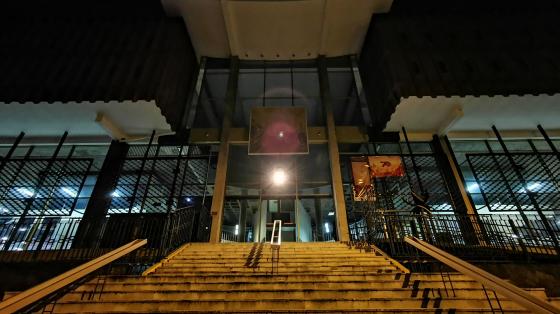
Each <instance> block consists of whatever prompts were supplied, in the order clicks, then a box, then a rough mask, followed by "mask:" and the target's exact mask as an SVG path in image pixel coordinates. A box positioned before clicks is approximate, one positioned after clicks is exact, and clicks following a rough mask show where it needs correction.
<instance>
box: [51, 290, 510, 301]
mask: <svg viewBox="0 0 560 314" xmlns="http://www.w3.org/2000/svg"><path fill="white" fill-rule="evenodd" d="M107 288H108V287H104V289H103V293H102V295H99V294H97V295H95V296H93V297H92V296H90V294H89V293H87V292H85V293H84V292H83V291H81V292H80V291H78V292H71V293H68V294H66V295H65V296H64V297H62V299H61V301H82V300H85V301H87V300H88V299H89V298H92V299H94V300H96V301H98V300H101V301H104V302H107V301H127V300H143V301H222V300H229V301H235V300H237V301H243V300H247V299H257V300H260V301H278V302H285V301H312V300H325V299H333V300H340V299H348V300H349V299H351V300H355V301H372V300H377V299H382V300H389V299H404V298H411V299H422V298H423V295H422V292H421V291H420V292H418V291H416V292H413V291H412V290H411V289H408V288H392V289H375V288H369V289H360V290H352V289H340V288H339V289H331V290H302V289H288V288H286V289H278V290H261V291H235V290H233V291H228V290H222V291H203V292H201V291H181V290H165V291H163V290H160V291H134V290H131V291H128V290H125V291H123V290H111V289H107ZM448 293H449V295H448V294H446V293H445V292H444V291H441V290H440V291H437V290H434V291H430V294H429V297H431V298H438V297H445V298H446V300H452V299H469V300H471V299H472V300H478V299H486V296H485V294H484V291H483V290H482V289H460V290H456V291H455V296H453V294H452V293H451V291H448ZM489 298H490V299H491V300H493V299H495V297H494V295H493V294H490V295H489ZM500 299H503V297H500Z"/></svg>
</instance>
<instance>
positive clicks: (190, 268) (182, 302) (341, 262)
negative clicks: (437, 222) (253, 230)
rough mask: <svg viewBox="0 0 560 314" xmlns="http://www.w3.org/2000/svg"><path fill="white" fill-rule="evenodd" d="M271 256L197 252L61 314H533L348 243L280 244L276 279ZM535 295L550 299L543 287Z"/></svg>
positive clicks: (194, 247) (117, 279)
mask: <svg viewBox="0 0 560 314" xmlns="http://www.w3.org/2000/svg"><path fill="white" fill-rule="evenodd" d="M271 254H272V253H271V247H270V246H269V245H268V244H251V243H249V244H233V243H232V244H229V243H228V244H199V243H197V244H194V243H193V244H189V245H186V246H185V247H183V248H182V249H180V250H178V251H177V252H175V253H173V254H172V255H170V256H169V257H168V258H167V259H165V260H164V261H162V263H161V264H159V267H157V268H155V267H154V269H152V270H151V272H150V273H149V274H147V275H144V276H108V277H103V278H102V279H103V280H99V278H96V279H94V280H91V281H90V282H87V283H85V284H83V285H81V286H79V287H77V288H76V289H75V290H73V291H71V292H69V293H67V294H66V295H64V296H63V297H62V298H61V299H60V300H58V301H57V303H56V304H55V306H54V312H55V313H124V312H129V313H130V312H134V313H170V312H232V313H236V312H237V313H240V312H243V313H254V312H264V313H274V312H283V313H285V312H290V313H301V312H331V313H341V312H369V313H371V312H391V313H422V312H425V313H434V312H437V313H448V312H450V313H492V312H501V311H500V307H501V309H502V310H503V311H504V312H507V313H518V312H520V313H521V312H523V313H526V311H525V310H524V309H523V308H522V307H520V306H519V305H517V304H516V303H514V302H512V301H510V300H508V299H506V298H505V297H502V296H499V295H498V296H497V295H495V294H494V293H493V292H491V291H488V290H485V289H484V288H483V287H482V286H481V285H480V284H478V283H477V282H475V281H473V280H471V279H470V278H468V277H466V276H463V275H461V274H458V273H451V274H449V276H445V279H446V280H442V275H441V274H440V273H431V274H425V273H423V274H409V273H407V271H406V269H404V268H403V267H402V266H400V265H399V264H398V263H396V262H395V261H393V260H391V259H390V258H388V257H385V256H382V255H380V254H375V253H372V252H365V251H363V250H359V249H355V248H349V247H348V246H347V245H345V244H342V243H286V244H282V247H281V249H280V260H279V262H278V265H277V266H278V267H277V268H276V267H275V268H274V273H273V272H272V264H271V258H272V255H271ZM100 283H101V284H102V286H101V287H100ZM485 291H486V293H485ZM530 292H531V293H532V294H534V295H535V296H537V297H539V298H542V299H547V298H546V294H545V292H544V290H542V289H532V290H530ZM553 302H557V301H556V300H553Z"/></svg>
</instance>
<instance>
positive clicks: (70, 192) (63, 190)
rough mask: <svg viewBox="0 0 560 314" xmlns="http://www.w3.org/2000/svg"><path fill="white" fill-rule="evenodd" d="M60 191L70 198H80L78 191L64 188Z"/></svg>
mask: <svg viewBox="0 0 560 314" xmlns="http://www.w3.org/2000/svg"><path fill="white" fill-rule="evenodd" d="M60 190H61V191H62V192H64V193H66V194H68V195H69V196H70V197H76V196H78V194H77V193H76V191H74V190H73V189H71V188H67V187H63V188H60Z"/></svg>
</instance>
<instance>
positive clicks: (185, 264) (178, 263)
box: [162, 259, 391, 268]
mask: <svg viewBox="0 0 560 314" xmlns="http://www.w3.org/2000/svg"><path fill="white" fill-rule="evenodd" d="M252 262H253V261H252V260H249V265H250V264H251V263H252ZM258 263H259V264H261V265H262V264H263V263H264V264H267V263H268V264H269V265H271V263H272V260H265V261H263V260H262V259H261V260H258ZM246 264H247V261H246V260H245V261H243V260H240V261H237V262H235V263H234V262H224V261H213V262H206V263H200V262H194V261H193V262H191V261H183V260H171V261H169V262H166V263H165V264H163V266H162V267H165V268H177V267H179V268H189V267H192V268H200V267H208V266H211V267H231V266H235V267H243V266H244V265H246ZM274 265H275V266H278V267H348V266H354V267H358V266H362V267H368V266H379V267H380V266H391V264H390V263H389V261H386V260H381V261H377V260H373V261H355V260H350V261H348V260H347V261H324V262H317V261H305V260H300V261H293V260H281V261H278V262H276V261H275V262H274Z"/></svg>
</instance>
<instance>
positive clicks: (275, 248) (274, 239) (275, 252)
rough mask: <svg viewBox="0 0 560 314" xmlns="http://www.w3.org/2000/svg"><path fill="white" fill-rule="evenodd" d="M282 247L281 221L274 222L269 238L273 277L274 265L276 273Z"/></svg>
mask: <svg viewBox="0 0 560 314" xmlns="http://www.w3.org/2000/svg"><path fill="white" fill-rule="evenodd" d="M281 245H282V220H274V224H273V225H272V235H271V237H270V249H271V251H272V275H274V265H276V272H277V273H278V261H279V260H280V246H281Z"/></svg>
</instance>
